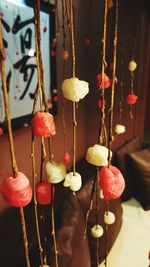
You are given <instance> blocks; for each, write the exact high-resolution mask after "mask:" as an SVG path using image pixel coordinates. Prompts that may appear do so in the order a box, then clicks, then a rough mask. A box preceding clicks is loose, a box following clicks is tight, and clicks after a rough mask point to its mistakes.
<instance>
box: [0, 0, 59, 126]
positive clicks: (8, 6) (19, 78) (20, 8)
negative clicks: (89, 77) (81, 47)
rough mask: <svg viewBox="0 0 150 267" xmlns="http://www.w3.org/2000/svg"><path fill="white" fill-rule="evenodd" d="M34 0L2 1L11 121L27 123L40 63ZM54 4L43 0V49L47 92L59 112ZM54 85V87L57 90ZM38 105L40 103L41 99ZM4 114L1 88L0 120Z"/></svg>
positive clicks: (20, 124) (50, 103)
mask: <svg viewBox="0 0 150 267" xmlns="http://www.w3.org/2000/svg"><path fill="white" fill-rule="evenodd" d="M33 3H34V1H32V0H31V1H29V0H3V1H0V16H1V19H2V32H3V43H4V48H5V52H6V61H5V63H6V73H7V88H8V95H9V104H10V113H11V119H12V125H13V126H14V127H20V126H23V125H24V124H26V123H28V122H29V121H30V118H31V113H32V110H33V101H34V96H35V90H36V87H37V81H38V80H37V66H36V51H35V33H34V10H33ZM53 9H54V6H53V5H52V4H48V3H45V2H43V1H41V11H40V27H41V53H42V60H43V67H44V85H45V94H46V99H47V101H48V105H49V109H50V112H51V113H53V114H54V115H55V114H56V102H53V101H52V99H53V98H54V96H55V94H56V93H57V92H56V89H55V88H56V68H55V67H56V62H55V57H54V56H51V53H50V44H51V41H52V39H53V38H55V17H54V16H55V14H54V12H53ZM54 89H55V90H54ZM38 106H39V103H38ZM4 118H5V111H4V104H3V93H2V89H1V88H0V121H1V122H3V121H4Z"/></svg>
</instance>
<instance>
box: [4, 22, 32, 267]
mask: <svg viewBox="0 0 150 267" xmlns="http://www.w3.org/2000/svg"><path fill="white" fill-rule="evenodd" d="M5 58H6V54H5V51H4V46H3V40H2V22H1V18H0V72H1V78H2V90H3V96H4V106H5V116H6V120H7V127H8V136H9V145H10V154H11V162H12V169H13V174H14V176H16V175H17V172H18V167H17V162H16V157H15V149H14V141H13V134H12V126H11V117H10V111H9V101H8V93H7V81H6V68H5V63H4V60H5ZM19 211H20V218H21V225H22V233H23V242H24V249H25V258H26V265H27V267H30V260H29V251H28V240H27V233H26V224H25V218H24V211H23V208H19Z"/></svg>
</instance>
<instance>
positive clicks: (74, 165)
mask: <svg viewBox="0 0 150 267" xmlns="http://www.w3.org/2000/svg"><path fill="white" fill-rule="evenodd" d="M70 24H71V48H72V77H73V78H75V67H76V65H75V63H76V62H75V41H74V16H73V2H72V0H70ZM76 128H77V122H76V103H75V102H73V175H75V172H76Z"/></svg>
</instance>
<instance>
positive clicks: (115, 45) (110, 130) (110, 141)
mask: <svg viewBox="0 0 150 267" xmlns="http://www.w3.org/2000/svg"><path fill="white" fill-rule="evenodd" d="M117 37H118V0H116V5H115V30H114V41H113V47H114V55H113V73H112V86H111V103H110V109H109V110H110V115H109V142H108V149H109V153H108V165H110V161H111V144H112V141H113V115H114V113H113V112H114V94H115V83H116V57H117Z"/></svg>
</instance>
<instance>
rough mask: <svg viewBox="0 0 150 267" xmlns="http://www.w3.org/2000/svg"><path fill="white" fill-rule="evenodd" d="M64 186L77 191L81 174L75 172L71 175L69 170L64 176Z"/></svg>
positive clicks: (80, 181) (80, 184)
mask: <svg viewBox="0 0 150 267" xmlns="http://www.w3.org/2000/svg"><path fill="white" fill-rule="evenodd" d="M64 186H65V187H70V189H71V190H72V191H74V192H76V191H78V190H79V189H80V188H81V186H82V179H81V175H80V174H79V173H77V172H76V173H75V175H73V172H69V173H68V174H67V175H66V177H65V181H64Z"/></svg>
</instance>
